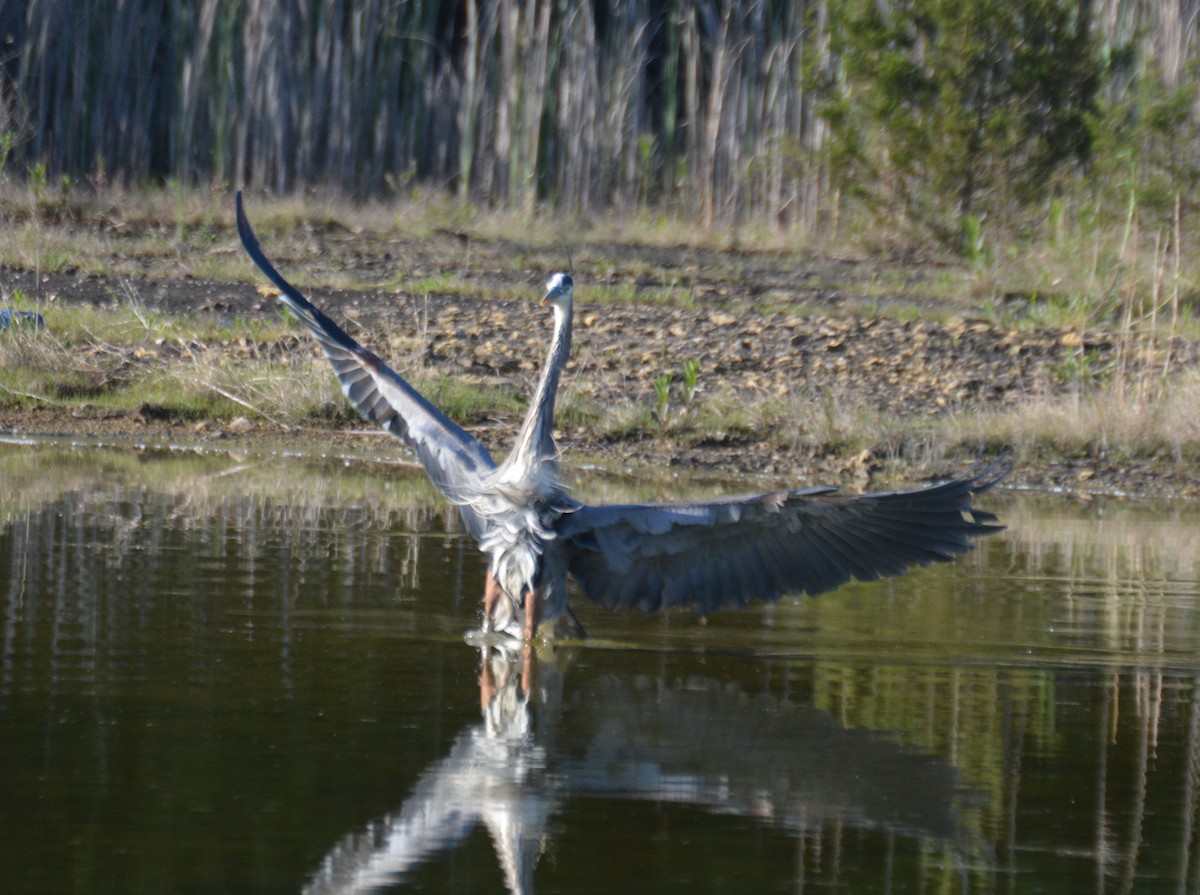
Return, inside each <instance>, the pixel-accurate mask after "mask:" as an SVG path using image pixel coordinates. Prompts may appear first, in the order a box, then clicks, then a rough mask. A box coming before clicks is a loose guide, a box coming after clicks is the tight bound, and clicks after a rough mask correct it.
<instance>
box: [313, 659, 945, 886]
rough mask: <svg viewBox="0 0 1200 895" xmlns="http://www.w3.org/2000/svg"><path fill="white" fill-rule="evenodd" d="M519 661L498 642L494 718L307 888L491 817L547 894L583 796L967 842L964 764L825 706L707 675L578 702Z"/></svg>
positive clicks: (501, 842)
mask: <svg viewBox="0 0 1200 895" xmlns="http://www.w3.org/2000/svg"><path fill="white" fill-rule="evenodd" d="M520 668H521V666H520V665H519V663H518V661H517V660H516V658H515V657H507V656H505V655H503V654H502V653H501V652H499V651H491V652H489V651H488V650H487V649H486V648H485V649H484V651H483V672H482V676H481V681H480V685H481V694H482V695H483V699H484V709H483V720H482V722H481V723H479V724H473V725H470V726H468V727H467V728H466V729H465V730H463V732H462V733H460V734H459V735H458V737H457V738H456V739H455V741H454V744H453V745H452V746H451V748H450V753H449V755H447V756H446V758H444V759H442V760H440V761H438V762H436V763H434V764H433V765H431V766H430V767H429V768H428V769H427V770H426V771H425V772H424V773H423V774H422V775H421V776H420V778H419V779H418V780H417V783H416V785H415V786H414V788H413V790H412V792H411V793H410V794H409V796H408V797H407V798H406V799H405V801H404V803H403V805H401V806H400V808H398V809H397V810H396V811H394V812H392V813H391V814H388V815H385V816H383V817H380V818H377V819H375V820H373V821H371V822H370V823H369V824H367V826H366V827H365V828H364V829H363V830H361V831H356V832H353V833H351V834H349V835H347V836H346V837H344V838H343V839H342V840H341V841H340V842H339V843H338V844H337V845H336V846H335V847H334V848H333V849H332V850H331V851H330V852H329V853H328V854H327V855H326V856H325V858H324V859H323V860H322V861H321V865H320V868H319V869H318V870H317V871H316V872H315V873H314V875H313V877H312V878H311V880H310V881H309V883H308V886H307V887H306V888H305V893H306V895H332V893H341V895H351V893H365V892H370V891H373V890H375V889H378V888H382V887H384V886H387V885H390V884H392V883H395V882H398V881H399V880H400V879H402V878H403V877H404V876H405V875H406V874H408V873H410V872H411V871H412V870H414V869H415V868H416V866H417V865H418V864H421V863H423V862H425V861H428V860H430V859H431V858H432V857H433V856H434V855H435V854H436V853H437V852H439V851H444V850H447V849H452V848H455V847H457V846H458V845H459V844H460V843H461V842H463V841H464V840H465V839H467V837H468V835H469V834H470V833H471V831H472V830H473V829H474V827H475V826H476V824H482V825H484V826H485V827H486V828H487V830H488V832H489V833H490V834H491V838H492V844H493V846H494V847H495V850H496V856H497V859H498V860H499V863H500V865H501V868H502V870H503V873H504V876H505V882H506V884H507V886H508V889H509V891H510V892H513V893H529V892H532V891H533V878H534V870H535V868H536V866H537V863H538V860H539V858H540V857H541V855H542V854H543V853H544V852H545V851H546V849H547V848H548V847H549V845H550V842H551V822H552V820H553V819H554V817H555V815H556V814H558V813H559V812H560V811H562V809H563V808H564V807H565V806H566V804H567V803H568V802H569V801H570V800H572V799H575V798H593V799H594V798H601V799H620V800H637V801H653V802H659V803H672V804H677V805H690V806H694V807H696V808H699V809H701V810H703V811H705V812H709V813H712V814H714V815H720V816H725V817H739V818H745V819H749V820H751V821H753V822H755V823H761V824H763V825H765V826H768V827H774V828H777V829H783V830H786V831H789V832H791V833H792V834H795V835H801V834H811V833H819V832H820V831H821V830H823V829H828V828H830V827H837V828H848V829H853V830H880V831H884V832H886V833H889V834H895V835H899V836H904V837H912V838H915V839H919V840H923V841H926V842H929V841H932V842H935V843H938V844H941V845H950V846H951V847H954V846H961V845H962V844H963V843H962V841H961V840H962V839H963V834H962V833H961V831H960V828H959V823H958V809H959V808H960V807H962V796H963V791H962V790H961V788H960V786H959V784H958V779H957V774H956V772H955V770H954V769H953V767H951V766H950V765H949V764H947V763H946V762H945V761H943V760H942V759H940V758H937V757H933V756H928V755H923V754H921V753H919V752H917V751H915V750H913V749H911V748H908V747H905V746H903V745H901V744H898V743H896V742H895V741H893V740H892V739H889V738H887V737H885V736H883V735H880V734H877V733H875V732H872V731H868V730H847V729H845V728H843V727H842V726H841V725H839V724H838V723H837V722H836V721H835V720H834V719H833V718H832V717H831V716H830V715H828V714H827V713H825V712H823V711H820V710H818V709H814V708H808V707H803V706H798V705H794V704H792V703H789V702H786V701H781V700H778V699H775V698H773V697H770V696H766V695H762V696H752V695H749V694H747V693H746V692H744V691H743V690H741V689H740V688H738V687H737V686H734V685H730V684H720V683H717V682H715V681H712V680H708V679H705V678H697V677H692V678H689V679H687V680H686V681H682V682H679V683H677V684H673V685H668V684H666V683H665V682H664V681H662V680H660V679H651V678H645V677H634V678H632V679H625V678H619V677H616V676H607V677H604V678H601V679H600V680H599V681H597V682H596V683H594V684H592V685H589V686H587V687H583V688H580V689H579V690H578V691H577V692H574V693H569V694H568V695H567V696H565V697H564V695H563V692H564V689H565V688H564V684H563V677H562V675H561V673H559V672H558V671H557V670H556V669H554V668H553V667H552V666H550V665H548V664H546V663H539V664H537V665H536V666H534V670H535V672H536V677H537V686H534V687H531V686H530V681H529V680H528V679H525V680H521V677H522V673H525V674H527V673H528V668H526V669H525V671H524V672H521V671H519V669H520ZM751 756H752V760H751V759H750V757H751Z"/></svg>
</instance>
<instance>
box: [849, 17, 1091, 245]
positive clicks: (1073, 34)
mask: <svg viewBox="0 0 1200 895" xmlns="http://www.w3.org/2000/svg"><path fill="white" fill-rule="evenodd" d="M1082 9H1084V8H1083V7H1081V6H1080V5H1079V4H1078V3H1075V2H1067V0H1012V2H1009V0H983V2H979V3H957V2H952V0H912V2H910V3H905V4H894V5H890V6H886V5H881V4H879V3H876V2H875V0H856V2H848V3H846V4H844V5H841V6H839V7H837V10H836V13H835V16H836V23H835V26H834V30H833V36H834V40H835V46H836V52H837V55H838V56H839V57H840V58H841V59H842V60H843V65H842V67H843V74H844V78H845V87H844V91H843V93H842V95H841V96H839V97H837V98H835V99H834V100H832V101H831V102H830V103H829V105H828V106H827V117H828V120H829V122H830V124H831V127H832V129H833V138H834V146H835V150H836V155H837V157H838V160H839V164H838V169H837V170H838V173H839V175H840V176H841V177H842V179H843V180H845V179H846V178H851V179H853V180H854V181H855V182H856V184H857V185H856V188H858V189H861V184H862V183H874V184H877V186H876V187H875V188H874V189H873V190H868V191H867V192H868V195H869V196H870V198H871V199H872V200H873V201H874V202H875V203H876V204H877V205H879V206H881V207H885V208H889V209H897V210H899V211H901V212H903V213H905V214H906V215H908V216H909V217H911V218H913V219H914V220H916V221H918V222H920V223H922V224H923V225H925V226H927V227H929V228H930V230H931V231H932V232H934V233H935V234H938V235H940V236H942V237H943V238H946V239H947V241H950V242H954V241H956V237H957V235H958V234H961V233H963V232H964V228H965V223H966V219H967V216H968V215H977V216H978V218H979V220H982V216H983V214H985V213H986V212H987V211H988V210H990V209H991V208H1001V209H1003V208H1005V206H1006V205H1007V204H1008V203H1011V202H1013V201H1017V202H1029V201H1032V200H1037V199H1040V198H1041V197H1043V196H1044V193H1045V191H1046V189H1047V188H1048V186H1049V185H1050V184H1051V182H1052V178H1053V177H1054V175H1055V174H1056V173H1057V172H1059V171H1060V170H1062V169H1064V168H1065V167H1067V166H1069V165H1071V164H1077V163H1083V162H1086V161H1087V160H1088V158H1089V156H1090V154H1091V149H1092V140H1093V136H1092V122H1093V119H1094V112H1095V107H1096V103H1095V100H1096V94H1097V91H1098V89H1099V86H1100V83H1101V78H1100V76H1101V73H1102V67H1101V63H1100V59H1099V54H1098V52H1097V47H1096V43H1095V39H1094V38H1093V37H1092V35H1091V32H1090V29H1089V27H1088V24H1089V23H1088V20H1087V17H1086V14H1085V13H1084V12H1081V10H1082ZM954 220H957V221H958V224H957V226H956V225H954V224H953V223H952V221H954ZM969 250H970V249H969V247H968V251H969Z"/></svg>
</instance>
